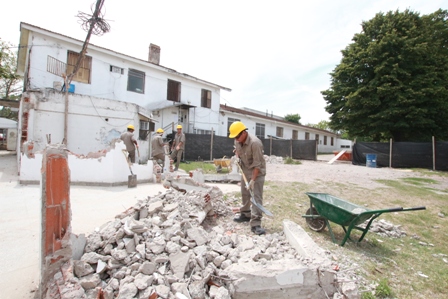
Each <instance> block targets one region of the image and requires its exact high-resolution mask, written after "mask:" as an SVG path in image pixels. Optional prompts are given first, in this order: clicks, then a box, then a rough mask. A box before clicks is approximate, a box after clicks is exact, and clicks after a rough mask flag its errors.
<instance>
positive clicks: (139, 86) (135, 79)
mask: <svg viewBox="0 0 448 299" xmlns="http://www.w3.org/2000/svg"><path fill="white" fill-rule="evenodd" d="M128 90H129V91H133V92H138V93H145V73H144V72H141V71H137V70H133V69H129V71H128Z"/></svg>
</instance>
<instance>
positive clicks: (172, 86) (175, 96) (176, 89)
mask: <svg viewBox="0 0 448 299" xmlns="http://www.w3.org/2000/svg"><path fill="white" fill-rule="evenodd" d="M166 99H167V100H168V101H173V102H180V82H177V81H173V80H169V79H168V91H167V95H166Z"/></svg>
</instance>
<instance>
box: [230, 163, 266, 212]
mask: <svg viewBox="0 0 448 299" xmlns="http://www.w3.org/2000/svg"><path fill="white" fill-rule="evenodd" d="M236 164H237V165H238V168H239V169H240V171H241V175H242V176H243V179H244V182H245V183H246V189H247V190H249V192H250V202H251V203H252V204H253V205H254V206H256V207H257V208H259V209H260V210H261V211H262V212H263V213H265V214H266V215H268V216H271V217H272V216H274V215H273V214H272V213H271V212H270V211H269V210H267V209H266V208H265V207H263V206H262V205H260V204H259V203H257V202H256V201H255V197H254V193H253V192H252V190H251V189H250V188H249V182H248V181H247V178H246V176H245V175H244V172H243V170H242V169H241V166H240V163H236Z"/></svg>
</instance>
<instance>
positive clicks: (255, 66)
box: [0, 0, 448, 124]
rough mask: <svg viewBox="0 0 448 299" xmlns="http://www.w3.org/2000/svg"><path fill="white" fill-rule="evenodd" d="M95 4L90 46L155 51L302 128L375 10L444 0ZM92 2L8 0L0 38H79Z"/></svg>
mask: <svg viewBox="0 0 448 299" xmlns="http://www.w3.org/2000/svg"><path fill="white" fill-rule="evenodd" d="M302 2H303V1H299V0H278V1H265V0H258V1H254V0H239V1H236V0H227V1H213V0H173V1H168V0H166V1H153V0H128V1H117V0H105V6H104V8H105V9H103V12H104V13H105V19H106V20H108V21H109V24H110V26H111V31H110V32H109V33H106V34H105V35H103V36H100V37H97V36H93V37H92V38H91V43H93V44H95V45H98V46H102V47H105V48H108V49H111V50H115V51H117V52H120V53H124V54H127V55H130V56H133V57H137V58H140V59H145V60H146V59H147V57H148V47H149V44H150V43H153V44H156V45H158V46H160V47H161V62H160V64H161V65H163V66H166V67H169V68H172V69H175V70H177V71H179V72H182V73H187V74H189V75H192V76H195V77H198V78H201V79H204V80H207V81H210V82H213V83H216V84H219V85H222V86H225V87H228V88H231V89H232V91H231V92H222V94H221V96H222V97H221V104H225V103H226V104H227V105H230V106H233V107H237V108H242V107H248V108H251V109H256V110H260V111H262V112H266V111H267V112H269V113H273V114H275V115H279V116H285V115H286V114H295V113H298V114H299V115H300V116H301V122H302V124H308V123H313V124H315V123H318V122H319V121H321V120H328V117H329V115H328V114H327V113H326V112H325V101H324V99H323V98H322V95H321V93H320V91H322V90H325V89H328V88H329V87H330V76H329V75H328V74H329V73H330V72H331V71H332V70H333V69H334V68H335V66H336V65H337V64H338V63H339V62H340V60H341V58H342V55H341V50H342V49H344V48H345V47H346V46H347V45H348V44H349V43H350V42H351V39H352V37H353V36H354V35H355V34H356V33H359V32H360V31H361V22H362V21H368V20H370V19H372V18H373V17H374V16H375V14H377V13H379V12H384V13H385V12H388V11H391V10H393V11H394V10H397V9H398V10H400V11H403V10H405V9H406V8H409V9H411V10H413V11H416V12H419V13H420V14H429V13H432V12H434V11H436V10H437V9H439V8H442V9H448V0H431V1H427V0H407V1H404V0H403V1H401V0H370V1H367V0H337V1H335V0H320V1H319V0H316V1H308V2H309V3H308V2H304V3H302ZM94 3H95V0H77V1H61V0H40V1H37V0H15V1H8V2H7V3H4V4H3V9H4V12H5V11H8V12H10V13H6V14H3V16H2V18H0V28H2V30H1V33H0V38H1V39H2V40H4V41H7V42H11V43H13V44H15V45H17V44H18V42H19V35H20V31H19V28H20V27H19V26H20V22H21V21H22V22H26V23H30V24H32V25H36V26H39V27H42V28H44V29H47V30H51V31H54V32H57V33H61V34H64V35H68V36H71V37H73V38H76V39H80V40H84V39H85V36H86V32H85V31H83V30H82V29H81V27H80V25H79V23H78V19H77V18H76V17H75V16H76V14H77V13H78V11H82V12H90V8H91V6H92V5H93V4H94Z"/></svg>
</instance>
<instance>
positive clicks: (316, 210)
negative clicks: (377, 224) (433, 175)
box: [302, 192, 426, 246]
mask: <svg viewBox="0 0 448 299" xmlns="http://www.w3.org/2000/svg"><path fill="white" fill-rule="evenodd" d="M306 195H308V197H309V198H310V208H309V209H308V210H307V211H306V214H305V215H302V217H304V218H305V219H306V223H307V224H308V226H309V227H310V229H312V230H313V231H316V232H320V231H322V230H324V229H325V227H326V226H328V230H329V231H330V235H331V239H332V240H333V243H336V240H335V238H334V234H333V231H332V229H331V226H330V222H329V221H331V222H334V223H336V224H339V225H340V226H342V228H343V229H344V232H345V236H344V239H343V240H342V242H341V244H340V246H344V244H345V242H346V241H347V240H348V239H350V233H351V232H352V230H353V229H356V230H359V231H362V235H361V237H360V238H359V239H358V240H357V241H356V242H361V241H362V239H364V236H365V235H366V234H367V232H368V231H369V228H370V225H371V224H372V221H373V220H375V219H376V218H378V217H379V216H380V215H381V214H384V213H391V212H405V211H416V210H425V209H426V207H415V208H402V207H397V208H390V209H384V210H369V209H366V208H365V207H362V206H359V205H356V204H353V203H351V202H348V201H346V200H343V199H340V198H338V197H335V196H333V195H330V194H327V193H313V192H307V193H306ZM369 219H370V220H369ZM367 220H369V221H368V223H367V225H366V226H365V227H363V226H360V224H363V223H364V222H366V221H367ZM350 240H351V239H350Z"/></svg>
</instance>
